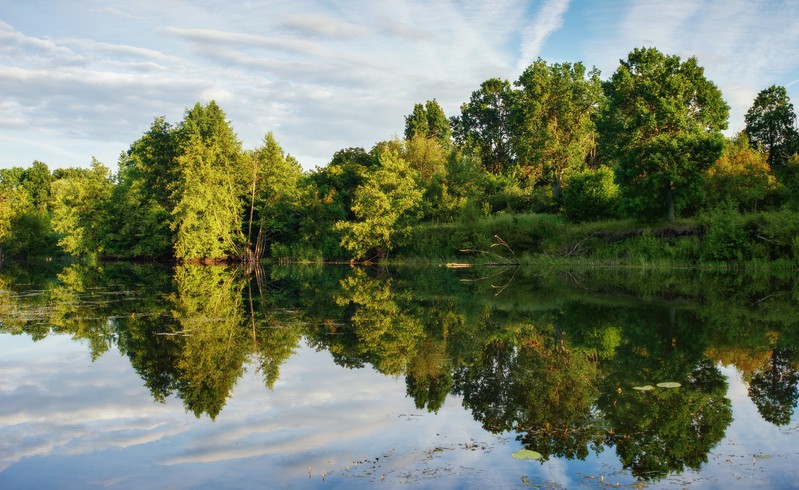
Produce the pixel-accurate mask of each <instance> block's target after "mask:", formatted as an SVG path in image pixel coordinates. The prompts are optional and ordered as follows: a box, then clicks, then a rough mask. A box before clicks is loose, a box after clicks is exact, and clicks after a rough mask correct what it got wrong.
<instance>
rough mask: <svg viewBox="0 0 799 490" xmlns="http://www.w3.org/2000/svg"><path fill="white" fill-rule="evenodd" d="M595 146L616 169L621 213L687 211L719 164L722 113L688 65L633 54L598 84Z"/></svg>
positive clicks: (699, 71) (696, 69)
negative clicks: (601, 97)
mask: <svg viewBox="0 0 799 490" xmlns="http://www.w3.org/2000/svg"><path fill="white" fill-rule="evenodd" d="M604 91H605V95H606V97H607V105H606V106H605V107H604V109H603V111H602V113H601V116H600V121H599V131H600V144H601V145H603V147H604V148H605V150H606V152H607V154H608V156H609V157H610V158H611V160H612V161H613V162H615V165H616V177H617V180H618V182H619V187H620V190H621V197H622V205H623V207H624V209H625V210H626V212H627V213H629V214H630V215H632V216H636V217H649V218H652V217H668V218H669V219H674V217H675V215H676V213H677V212H680V211H682V210H684V209H688V208H690V206H691V204H692V203H693V202H694V201H696V199H697V195H698V194H699V184H700V183H701V178H700V177H701V175H702V172H704V171H705V170H706V169H707V168H709V167H710V166H711V165H712V164H713V162H715V161H716V159H717V158H718V157H719V155H720V153H721V150H722V147H723V137H722V135H721V132H720V131H721V130H722V129H725V128H726V127H727V114H728V110H729V108H728V106H727V104H726V103H725V102H724V100H723V99H722V97H721V92H720V91H719V89H718V88H717V87H716V86H715V85H714V84H713V83H712V82H711V81H709V80H707V79H706V78H705V76H704V70H703V68H702V67H700V66H699V64H698V61H697V59H696V58H689V59H688V60H686V61H684V62H683V61H681V60H680V58H679V57H678V56H674V55H672V56H668V55H664V54H662V53H661V52H660V51H658V50H657V49H654V48H640V49H639V48H636V49H635V50H633V51H632V52H631V53H630V54H629V55H628V57H627V59H626V60H622V62H621V65H620V66H619V68H618V69H617V70H616V72H615V73H614V74H613V76H612V78H611V79H610V80H609V81H607V82H605V84H604Z"/></svg>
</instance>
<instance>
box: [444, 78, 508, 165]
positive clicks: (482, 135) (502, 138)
mask: <svg viewBox="0 0 799 490" xmlns="http://www.w3.org/2000/svg"><path fill="white" fill-rule="evenodd" d="M511 94H512V90H511V86H510V82H508V81H507V80H501V79H499V78H491V79H489V80H486V81H485V82H483V83H482V84H480V89H479V90H476V91H474V92H472V96H471V98H470V99H469V102H468V103H465V104H463V105H462V106H461V114H460V116H456V117H453V119H452V127H453V128H454V131H453V133H454V137H455V142H456V143H457V144H458V145H459V146H460V147H462V148H463V149H464V150H465V151H466V152H468V153H470V154H473V155H475V156H477V157H478V158H479V159H480V161H481V163H482V165H483V168H484V169H486V170H487V171H489V172H492V173H500V172H504V171H506V170H509V169H510V168H511V166H512V165H513V164H514V162H515V156H514V153H513V150H512V146H511V131H512V130H511V122H510V111H511V104H512V101H511V98H512V95H511Z"/></svg>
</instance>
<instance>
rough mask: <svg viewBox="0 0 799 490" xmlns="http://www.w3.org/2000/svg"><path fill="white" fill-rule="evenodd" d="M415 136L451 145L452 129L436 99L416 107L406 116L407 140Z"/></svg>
mask: <svg viewBox="0 0 799 490" xmlns="http://www.w3.org/2000/svg"><path fill="white" fill-rule="evenodd" d="M415 136H422V137H424V138H431V139H435V140H436V141H438V142H439V143H440V144H442V145H444V146H448V145H449V143H450V139H451V138H452V128H451V127H450V124H449V119H447V116H446V115H445V114H444V110H443V109H442V108H441V106H440V105H439V104H438V101H437V100H436V99H433V100H428V101H427V102H425V104H424V105H422V104H416V105H414V106H413V112H411V114H409V115H407V116H405V139H406V140H410V139H412V138H414V137H415Z"/></svg>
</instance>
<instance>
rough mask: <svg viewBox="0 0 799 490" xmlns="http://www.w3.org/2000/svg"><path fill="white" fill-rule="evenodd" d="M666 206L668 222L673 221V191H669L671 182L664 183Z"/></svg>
mask: <svg viewBox="0 0 799 490" xmlns="http://www.w3.org/2000/svg"><path fill="white" fill-rule="evenodd" d="M666 206H667V207H668V218H669V221H674V191H672V189H671V182H668V183H666Z"/></svg>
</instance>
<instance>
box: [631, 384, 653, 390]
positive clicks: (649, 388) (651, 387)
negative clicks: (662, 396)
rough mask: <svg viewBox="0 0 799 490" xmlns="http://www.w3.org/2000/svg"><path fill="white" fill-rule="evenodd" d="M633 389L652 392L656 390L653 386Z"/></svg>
mask: <svg viewBox="0 0 799 490" xmlns="http://www.w3.org/2000/svg"><path fill="white" fill-rule="evenodd" d="M633 389H634V390H636V391H652V390H654V389H655V387H654V386H652V385H645V386H633Z"/></svg>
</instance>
